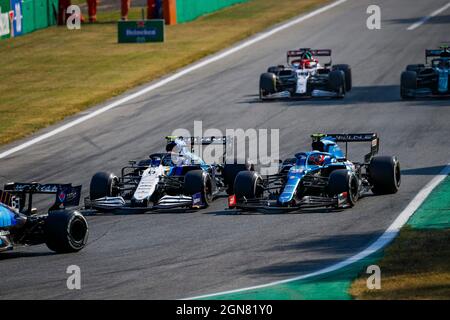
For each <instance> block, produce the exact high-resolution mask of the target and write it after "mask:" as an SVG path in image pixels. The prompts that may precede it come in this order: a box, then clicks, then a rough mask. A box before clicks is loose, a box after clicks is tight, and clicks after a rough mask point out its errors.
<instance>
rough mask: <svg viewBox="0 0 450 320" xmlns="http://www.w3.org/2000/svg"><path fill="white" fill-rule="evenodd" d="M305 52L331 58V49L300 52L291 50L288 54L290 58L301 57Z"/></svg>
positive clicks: (300, 50) (303, 50) (299, 50)
mask: <svg viewBox="0 0 450 320" xmlns="http://www.w3.org/2000/svg"><path fill="white" fill-rule="evenodd" d="M305 52H311V54H312V55H313V56H317V57H331V49H309V48H301V49H298V50H289V51H288V52H287V56H288V57H301V56H302V55H303V54H304V53H305Z"/></svg>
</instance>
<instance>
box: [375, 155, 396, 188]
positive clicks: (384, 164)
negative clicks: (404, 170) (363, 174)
mask: <svg viewBox="0 0 450 320" xmlns="http://www.w3.org/2000/svg"><path fill="white" fill-rule="evenodd" d="M368 169H369V177H370V182H371V183H372V191H373V193H375V194H391V193H396V192H397V191H398V189H399V188H400V183H401V171H400V162H399V161H398V159H397V157H390V156H376V157H373V158H372V160H371V161H370V163H369V168H368Z"/></svg>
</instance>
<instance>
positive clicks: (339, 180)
mask: <svg viewBox="0 0 450 320" xmlns="http://www.w3.org/2000/svg"><path fill="white" fill-rule="evenodd" d="M358 189H359V184H358V179H357V178H356V176H355V175H353V174H349V172H348V170H347V169H337V170H334V171H333V172H331V174H330V176H329V178H328V192H329V195H330V197H334V196H337V195H338V194H340V193H343V192H347V201H348V204H349V205H350V206H351V207H353V206H354V205H355V204H356V202H357V201H358V198H359V190H358Z"/></svg>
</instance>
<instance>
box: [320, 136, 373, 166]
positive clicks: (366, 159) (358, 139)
mask: <svg viewBox="0 0 450 320" xmlns="http://www.w3.org/2000/svg"><path fill="white" fill-rule="evenodd" d="M325 137H331V138H333V139H334V140H335V141H336V142H345V158H347V155H348V143H349V142H370V143H371V145H370V152H369V153H368V154H366V155H365V156H364V162H369V161H370V159H372V157H373V156H374V155H376V154H377V153H378V150H379V148H380V138H379V137H378V135H377V134H376V133H315V134H312V135H311V138H312V139H313V143H314V142H316V141H320V140H321V139H322V138H325Z"/></svg>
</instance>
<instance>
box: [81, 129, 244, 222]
mask: <svg viewBox="0 0 450 320" xmlns="http://www.w3.org/2000/svg"><path fill="white" fill-rule="evenodd" d="M166 140H167V145H166V152H165V153H155V154H151V155H150V156H149V159H144V160H141V161H139V162H137V161H130V165H129V166H126V167H124V168H122V172H121V175H120V177H118V176H116V175H115V174H113V173H111V172H98V173H96V174H95V175H94V176H93V177H92V180H91V184H90V196H89V198H86V199H85V206H86V208H93V209H96V210H99V211H112V212H134V213H144V212H147V211H151V210H167V209H169V210H172V209H200V208H205V207H207V206H208V205H209V204H210V203H211V202H212V201H213V200H214V199H215V198H216V196H217V195H218V194H219V193H220V192H222V191H226V192H227V193H229V194H231V193H232V188H233V182H234V178H235V177H236V175H237V174H238V173H239V172H240V171H248V170H252V167H251V166H250V165H248V164H246V163H242V164H239V163H231V164H228V163H225V158H226V149H227V148H226V146H227V143H230V138H227V137H175V136H169V137H166ZM196 145H202V146H209V145H222V146H223V148H222V150H223V158H222V160H223V163H220V164H216V163H213V164H207V163H206V162H205V161H203V160H202V159H201V158H200V157H199V156H197V155H196V154H195V153H194V148H195V146H196Z"/></svg>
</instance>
